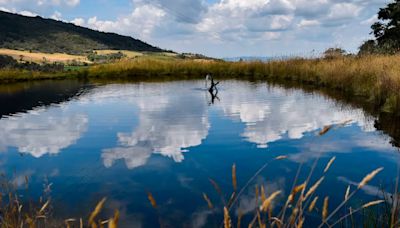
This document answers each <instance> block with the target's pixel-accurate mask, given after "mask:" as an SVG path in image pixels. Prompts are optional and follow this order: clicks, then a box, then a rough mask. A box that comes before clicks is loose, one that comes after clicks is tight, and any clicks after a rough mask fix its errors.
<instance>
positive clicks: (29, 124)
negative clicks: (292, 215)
mask: <svg viewBox="0 0 400 228" xmlns="http://www.w3.org/2000/svg"><path fill="white" fill-rule="evenodd" d="M10 88H11V87H10ZM0 103H1V104H2V106H1V108H0V116H1V119H0V126H1V128H0V151H1V152H2V153H1V154H0V162H1V170H2V171H3V172H4V173H7V174H10V173H11V174H13V173H15V174H13V175H12V178H13V181H14V182H15V183H17V184H19V185H20V188H21V192H23V190H22V189H23V188H24V179H25V176H28V177H29V179H30V190H29V194H28V193H26V194H25V195H23V197H24V198H25V199H27V198H35V197H39V196H40V195H42V192H43V185H44V184H45V183H47V184H51V193H50V195H51V197H52V199H53V203H54V210H55V211H57V212H59V216H62V217H64V218H66V217H68V218H69V217H81V216H87V214H88V213H89V211H90V210H91V209H92V208H93V207H94V205H95V204H96V203H97V202H98V201H99V200H100V199H101V198H102V197H104V196H106V197H107V199H108V200H107V204H106V209H105V214H108V215H110V214H112V212H113V210H114V209H119V210H120V211H121V222H122V224H121V225H122V226H123V227H156V226H158V225H159V220H158V217H160V218H161V221H162V223H163V225H165V226H170V227H176V226H178V224H180V225H179V226H182V227H202V226H219V224H220V219H221V216H220V213H221V211H220V210H215V211H210V210H209V209H208V208H207V204H206V202H205V201H204V200H203V197H202V194H203V192H205V193H207V194H208V195H209V196H210V198H211V200H212V201H213V202H214V204H215V205H216V206H217V207H219V208H221V207H222V204H221V202H220V201H219V197H218V194H217V193H216V191H215V190H214V189H213V186H212V185H211V184H210V181H209V178H212V179H213V180H215V181H216V182H218V184H219V185H220V186H221V188H222V190H223V192H225V194H226V197H227V198H229V196H230V192H231V191H232V182H231V166H232V164H234V163H235V164H236V167H237V172H238V174H237V176H238V186H239V188H240V187H242V186H243V185H244V184H245V183H246V182H247V180H249V179H250V178H251V177H252V176H253V174H254V173H255V172H256V171H257V170H258V169H259V168H260V167H262V166H263V165H264V164H265V163H266V162H269V161H271V160H273V159H274V158H275V157H276V156H280V155H287V156H288V159H286V160H283V161H279V162H272V163H271V164H270V165H269V166H268V167H267V168H266V169H265V170H264V171H263V172H262V173H261V175H260V176H258V177H256V178H255V180H254V181H253V182H252V183H251V184H250V187H249V188H248V189H246V190H245V192H244V194H243V195H242V197H241V198H240V199H239V200H238V204H237V205H236V206H235V208H234V210H233V212H234V213H237V212H238V210H239V208H240V210H241V211H242V212H244V213H249V212H251V211H252V210H254V208H255V205H256V203H255V193H254V187H255V185H258V186H260V185H264V186H265V188H266V189H267V192H268V193H270V192H273V191H275V190H277V189H281V190H283V192H284V196H283V197H287V195H288V192H290V189H291V187H292V183H293V180H294V179H295V176H296V172H297V170H298V167H299V165H300V164H304V165H303V169H302V172H301V173H300V180H304V178H305V177H306V175H307V174H308V172H309V170H310V167H311V166H312V164H313V162H314V160H315V159H316V158H319V162H318V165H317V168H316V171H315V175H314V176H313V178H312V179H313V180H316V179H318V178H319V177H320V176H321V175H322V172H323V169H324V168H325V165H326V163H327V162H328V161H329V160H330V159H331V158H332V157H333V156H336V161H335V163H334V164H333V165H332V168H331V169H330V171H329V173H328V174H327V176H326V181H325V182H323V184H322V186H321V188H320V189H319V192H318V194H320V195H329V196H330V200H331V202H332V204H335V202H336V205H337V203H339V202H341V201H342V199H343V195H344V192H345V189H346V188H347V186H348V185H351V186H353V185H357V182H358V181H360V180H361V179H362V178H363V177H364V176H365V174H367V173H369V172H370V171H372V170H374V169H376V168H378V167H384V168H385V170H384V171H383V172H382V173H380V174H379V176H378V177H377V178H376V179H375V180H374V181H372V182H371V183H370V185H368V186H367V188H365V189H364V190H363V191H362V192H360V193H359V194H358V198H357V201H358V203H360V202H366V201H368V200H372V199H376V198H379V197H382V193H380V192H379V190H380V188H384V189H386V190H391V189H390V187H391V185H392V183H393V181H394V178H395V177H396V176H397V161H398V159H399V157H398V152H397V149H396V148H394V147H393V146H392V145H391V143H390V140H391V139H390V137H389V136H387V135H385V133H384V132H381V131H378V130H376V129H375V123H376V120H375V118H374V117H373V116H370V115H368V114H366V113H364V112H363V110H361V109H358V108H354V107H352V106H349V105H346V104H343V103H341V102H338V101H335V100H332V99H330V98H327V97H324V96H322V95H320V94H314V93H306V92H304V91H302V90H294V89H293V90H292V89H284V88H281V87H278V86H271V85H268V84H267V83H254V82H245V81H223V82H221V85H220V86H219V93H218V95H217V96H216V97H213V96H211V95H210V94H209V93H208V92H207V91H206V90H205V89H204V82H203V81H179V82H160V83H154V82H153V83H145V82H143V83H131V84H102V85H95V84H88V83H83V82H64V81H61V82H45V83H38V84H34V85H29V86H16V87H15V89H13V90H10V89H8V90H4V89H1V88H0ZM329 125H333V126H334V127H333V128H332V130H331V131H329V132H328V133H327V134H326V135H323V136H318V133H319V132H320V131H321V129H323V128H324V127H325V126H329ZM353 187H354V186H353ZM354 188H355V187H354ZM147 192H152V194H153V195H154V197H155V198H156V200H157V203H158V206H159V207H158V210H154V209H153V208H152V207H151V205H150V203H149V202H148V200H147V195H146V193H147ZM354 204H357V202H354ZM218 216H219V217H218ZM128 224H129V225H128ZM179 226H178V227H179Z"/></svg>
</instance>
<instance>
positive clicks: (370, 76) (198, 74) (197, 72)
mask: <svg viewBox="0 0 400 228" xmlns="http://www.w3.org/2000/svg"><path fill="white" fill-rule="evenodd" d="M399 62H400V56H365V57H343V58H335V59H291V60H282V61H272V62H268V63H262V62H237V63H229V62H223V61H220V62H218V61H185V60H182V61H156V60H152V59H140V60H137V61H121V62H117V63H113V64H106V65H98V66H94V67H92V68H90V69H89V70H88V71H87V72H86V73H87V76H89V77H99V78H118V77H120V78H126V77H127V78H137V77H139V78H149V77H160V78H166V79H170V78H176V79H187V78H203V77H204V75H206V74H207V73H212V74H213V75H214V76H215V77H217V78H220V79H223V78H238V79H251V80H271V81H272V80H273V81H275V82H282V83H285V81H292V82H298V83H300V84H311V85H315V86H317V87H324V88H330V89H332V90H338V91H341V92H344V93H346V94H347V95H354V96H361V97H363V98H364V99H365V100H366V101H368V102H370V103H372V104H374V105H375V106H376V108H377V109H380V110H381V111H383V112H390V113H399V114H400V95H399V91H400V64H398V63H399Z"/></svg>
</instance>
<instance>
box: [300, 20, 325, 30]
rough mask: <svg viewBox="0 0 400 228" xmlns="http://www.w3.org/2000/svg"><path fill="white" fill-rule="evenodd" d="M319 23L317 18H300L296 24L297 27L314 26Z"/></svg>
mask: <svg viewBox="0 0 400 228" xmlns="http://www.w3.org/2000/svg"><path fill="white" fill-rule="evenodd" d="M320 24H321V23H320V22H319V21H317V20H307V19H302V20H301V21H300V22H299V24H298V26H299V27H301V28H302V27H311V26H316V25H320Z"/></svg>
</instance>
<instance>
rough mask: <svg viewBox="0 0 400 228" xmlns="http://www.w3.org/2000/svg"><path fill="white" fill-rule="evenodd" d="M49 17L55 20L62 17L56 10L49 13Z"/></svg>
mask: <svg viewBox="0 0 400 228" xmlns="http://www.w3.org/2000/svg"><path fill="white" fill-rule="evenodd" d="M50 18H51V19H54V20H57V21H60V20H61V19H62V14H61V13H60V12H58V11H55V12H54V13H53V15H51V17H50Z"/></svg>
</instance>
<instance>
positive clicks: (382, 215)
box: [0, 123, 400, 228]
mask: <svg viewBox="0 0 400 228" xmlns="http://www.w3.org/2000/svg"><path fill="white" fill-rule="evenodd" d="M341 126H343V123H341V124H338V125H336V126H326V127H324V128H323V129H322V130H321V131H320V132H319V134H318V136H317V137H324V136H325V135H326V134H327V133H328V132H329V131H331V130H332V129H335V128H338V127H341ZM320 154H321V153H318V156H317V157H316V158H315V160H314V162H313V163H312V166H311V169H310V171H309V173H308V175H306V176H305V177H304V179H302V178H300V177H299V173H300V172H301V169H302V167H303V164H302V163H301V164H299V169H298V171H297V174H296V176H295V178H294V180H293V182H292V187H291V189H290V191H289V194H288V195H287V196H286V197H284V193H283V192H284V189H278V190H274V191H271V190H272V189H267V190H266V188H265V187H264V185H263V184H260V185H257V184H256V185H255V187H254V188H255V189H254V191H255V196H254V197H255V200H254V201H251V202H254V204H255V205H254V207H253V208H254V209H253V210H251V211H250V212H246V213H245V214H244V213H242V212H241V208H240V207H241V205H240V204H239V199H241V197H243V193H244V192H245V191H246V192H247V191H248V190H249V186H250V185H251V184H252V183H254V180H255V179H256V178H257V177H258V176H259V175H261V173H262V171H264V170H266V168H267V167H268V166H269V165H271V164H272V163H278V162H282V161H284V160H286V159H287V158H288V157H287V156H286V155H281V156H277V157H275V158H272V159H271V160H269V161H266V163H265V164H264V165H263V166H261V167H260V168H259V169H258V170H257V171H256V172H255V173H254V175H252V176H251V177H250V178H249V180H248V181H247V182H245V184H243V185H241V184H239V183H242V182H239V181H238V175H237V173H238V172H240V169H238V167H237V166H236V164H233V165H232V169H231V177H230V179H231V183H232V191H231V192H230V193H228V192H227V191H226V189H224V192H223V191H222V189H221V187H220V185H219V184H218V182H217V181H216V180H213V179H209V181H210V185H211V186H212V187H213V188H214V191H213V192H208V193H205V192H204V193H202V198H203V199H204V206H207V208H208V210H209V212H210V213H211V214H214V215H215V216H214V217H215V218H217V219H219V221H220V227H224V228H232V227H238V228H240V227H259V228H263V227H265V228H266V227H277V228H302V227H318V228H322V227H359V224H360V223H361V224H363V226H364V227H388V228H394V227H399V226H400V206H399V197H400V194H399V193H398V188H397V186H398V184H399V177H398V178H397V180H396V183H395V184H396V187H395V189H394V193H393V194H382V195H383V196H384V199H379V200H373V201H368V202H364V203H361V204H359V205H358V206H356V207H355V208H352V207H349V205H350V204H349V202H350V201H351V200H352V199H354V198H355V196H356V194H357V193H358V192H359V191H360V190H362V189H363V188H365V187H367V186H368V184H369V183H370V182H371V181H372V180H373V179H374V178H376V177H377V176H378V175H379V173H380V172H381V171H382V170H383V168H382V167H377V168H376V169H375V170H372V171H371V172H369V173H366V174H365V176H364V177H363V178H362V179H360V181H359V182H358V184H356V185H355V186H350V185H349V186H348V187H347V189H346V191H344V192H343V193H342V194H343V200H342V201H341V202H335V201H331V200H330V197H329V196H327V195H324V193H323V192H322V191H318V190H319V189H320V187H321V185H322V184H323V183H324V181H325V179H326V177H327V176H328V175H329V171H330V170H331V169H333V168H334V167H335V161H336V157H332V158H331V159H330V160H329V161H328V162H327V163H326V164H325V166H324V169H322V170H321V171H320V173H317V171H316V166H317V163H318V162H319V160H320V157H319V156H320ZM0 177H1V179H0V184H1V191H0V193H1V194H0V227H1V228H19V227H30V228H35V227H91V228H98V227H109V228H116V227H117V226H118V223H119V220H120V213H119V211H118V210H115V212H114V215H113V216H112V217H111V218H108V219H107V218H105V219H104V218H102V217H101V212H102V210H103V208H104V206H105V204H106V202H107V199H106V198H103V199H101V200H100V201H99V202H98V203H97V205H96V206H95V207H94V208H93V210H92V211H91V212H89V213H88V214H87V215H86V216H82V217H76V218H67V219H60V218H57V217H55V215H56V213H57V212H56V211H53V207H52V204H53V203H56V202H53V201H52V198H51V194H50V191H51V190H50V186H51V185H50V184H45V186H44V191H43V196H42V197H40V199H39V200H37V201H35V202H36V203H33V202H26V201H25V200H26V199H25V200H21V198H20V193H21V192H20V190H17V189H18V183H15V182H12V181H9V179H8V178H7V177H5V176H4V175H3V176H0ZM314 180H316V181H314ZM224 182H225V183H226V182H227V181H226V180H224ZM243 183H244V182H243ZM25 188H26V193H29V179H28V177H25ZM267 191H269V192H271V193H269V194H267V193H266V192H267ZM26 195H29V194H26ZM213 195H216V196H217V197H209V196H213ZM389 195H390V197H389ZM143 196H144V195H143ZM156 198H157V195H153V194H152V193H151V192H147V199H148V202H149V205H151V206H152V207H153V208H154V210H155V211H156V215H157V219H158V223H159V226H160V227H165V224H168V223H166V221H165V220H163V217H162V214H161V213H160V212H161V210H160V208H161V207H162V206H163V205H162V204H158V203H157V201H156ZM212 199H214V200H215V199H218V200H215V201H213V200H212ZM200 207H201V206H200ZM330 209H331V210H330ZM332 209H333V210H332ZM235 212H236V213H235ZM360 215H361V216H360ZM355 216H358V217H357V218H355ZM310 221H311V222H310ZM175 225H176V226H177V227H180V225H181V224H175Z"/></svg>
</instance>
